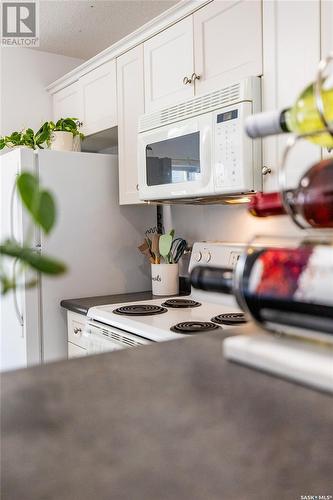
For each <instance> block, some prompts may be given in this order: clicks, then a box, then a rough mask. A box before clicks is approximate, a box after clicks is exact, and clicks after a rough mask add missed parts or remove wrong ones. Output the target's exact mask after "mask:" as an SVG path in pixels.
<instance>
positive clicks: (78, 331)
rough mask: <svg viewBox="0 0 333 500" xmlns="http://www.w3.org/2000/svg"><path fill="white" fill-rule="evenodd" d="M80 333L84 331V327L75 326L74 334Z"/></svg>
mask: <svg viewBox="0 0 333 500" xmlns="http://www.w3.org/2000/svg"><path fill="white" fill-rule="evenodd" d="M79 333H82V328H74V334H75V335H78V334H79Z"/></svg>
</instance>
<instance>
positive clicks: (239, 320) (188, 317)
mask: <svg viewBox="0 0 333 500" xmlns="http://www.w3.org/2000/svg"><path fill="white" fill-rule="evenodd" d="M243 248H244V246H242V245H240V244H228V243H221V242H196V243H194V245H193V250H192V254H191V260H190V265H189V271H191V269H192V268H193V267H194V266H197V265H205V266H224V267H231V268H233V267H234V266H235V264H236V262H237V258H238V256H239V255H240V254H241V252H242V251H243ZM87 318H88V323H90V324H95V326H97V325H96V322H97V323H103V324H104V325H107V326H108V327H111V328H115V329H119V330H121V331H122V332H128V333H131V334H134V335H138V336H140V337H143V338H146V339H148V340H152V341H155V342H162V341H164V340H171V339H176V338H180V337H187V336H188V335H196V334H202V333H206V332H210V331H216V332H219V331H220V332H223V331H226V330H228V331H230V330H231V329H233V328H235V327H237V329H238V330H239V327H241V326H242V324H244V315H243V312H242V311H241V310H240V308H239V307H238V305H237V303H236V300H235V299H234V297H233V296H232V295H225V294H214V293H210V292H203V291H199V290H196V289H192V292H191V295H189V296H186V297H185V296H179V297H166V298H164V297H161V298H156V299H153V300H147V301H138V302H133V303H130V304H112V305H106V306H96V307H92V308H90V309H89V311H88V315H87Z"/></svg>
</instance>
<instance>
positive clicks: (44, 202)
mask: <svg viewBox="0 0 333 500" xmlns="http://www.w3.org/2000/svg"><path fill="white" fill-rule="evenodd" d="M16 182H17V187H18V191H19V194H20V196H21V199H22V202H23V204H24V205H25V207H26V208H27V210H28V212H29V213H30V215H31V216H32V218H33V220H34V222H35V223H36V224H37V225H38V226H40V227H41V228H42V229H43V230H44V232H45V233H49V232H50V230H51V229H52V227H53V225H54V223H55V219H56V208H55V203H54V200H53V197H52V196H51V194H50V193H49V192H48V191H45V190H40V188H39V183H38V179H37V177H36V176H34V175H32V174H30V173H28V172H23V173H22V174H21V175H20V176H19V177H18V179H17V181H16Z"/></svg>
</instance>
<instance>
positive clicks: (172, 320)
mask: <svg viewBox="0 0 333 500" xmlns="http://www.w3.org/2000/svg"><path fill="white" fill-rule="evenodd" d="M172 299H181V300H184V297H172ZM186 299H187V300H193V301H195V302H198V301H197V300H196V298H195V297H192V296H188V297H186ZM230 299H231V297H230ZM165 302H166V299H165V298H161V299H154V300H148V301H140V302H133V303H131V304H112V305H106V306H96V307H92V308H91V309H89V311H88V322H91V321H93V322H99V323H103V324H106V325H109V326H112V327H115V328H118V329H120V330H123V331H126V332H129V333H132V334H136V335H139V336H141V337H145V338H147V339H149V340H153V341H155V342H162V341H164V340H171V339H175V338H180V337H186V336H188V334H196V333H199V332H201V331H202V332H204V331H218V330H221V331H224V330H230V329H231V328H234V327H235V326H239V325H238V323H237V324H232V325H230V324H218V323H217V322H214V321H216V320H215V319H214V321H212V320H213V318H216V317H217V316H219V315H221V314H228V315H229V314H231V313H237V314H240V313H241V311H240V309H239V307H237V305H236V303H235V301H234V300H230V301H229V304H216V303H209V302H200V305H198V306H195V307H184V308H179V307H177V308H172V307H164V306H163V304H164V303H165ZM130 306H136V307H135V308H134V311H135V310H136V311H137V313H138V312H139V311H142V310H147V309H148V311H149V310H150V311H152V312H153V311H154V310H155V308H156V309H157V310H160V309H162V311H161V312H160V313H159V314H156V313H155V314H154V313H152V314H149V313H148V314H145V313H144V314H143V315H139V314H136V313H134V314H131V313H129V314H126V312H128V308H130ZM143 306H148V308H147V307H144V308H143ZM119 309H120V310H121V311H124V312H125V314H119ZM180 323H194V324H198V323H210V324H213V325H215V326H214V327H211V326H210V327H208V329H207V330H204V329H202V328H201V327H200V326H198V327H196V326H194V331H192V332H190V331H188V328H186V329H185V332H184V333H181V331H179V329H176V331H174V327H175V326H176V325H179V324H180Z"/></svg>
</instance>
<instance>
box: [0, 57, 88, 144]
mask: <svg viewBox="0 0 333 500" xmlns="http://www.w3.org/2000/svg"><path fill="white" fill-rule="evenodd" d="M82 62H83V60H82V59H76V58H73V57H66V56H61V55H57V54H51V53H48V52H41V51H37V50H33V49H24V48H1V49H0V93H1V113H0V135H6V134H9V133H11V132H13V131H14V130H21V129H23V128H26V127H31V128H32V129H34V130H37V129H38V128H39V126H40V125H41V124H42V123H43V122H44V121H46V120H50V119H51V118H52V109H51V97H50V96H49V95H48V94H47V92H46V91H45V87H46V86H47V85H48V84H49V83H51V82H53V81H54V80H56V79H57V78H59V77H60V76H62V75H64V74H65V73H66V72H68V71H70V70H71V69H73V68H75V67H76V66H78V65H79V64H81V63H82Z"/></svg>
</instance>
